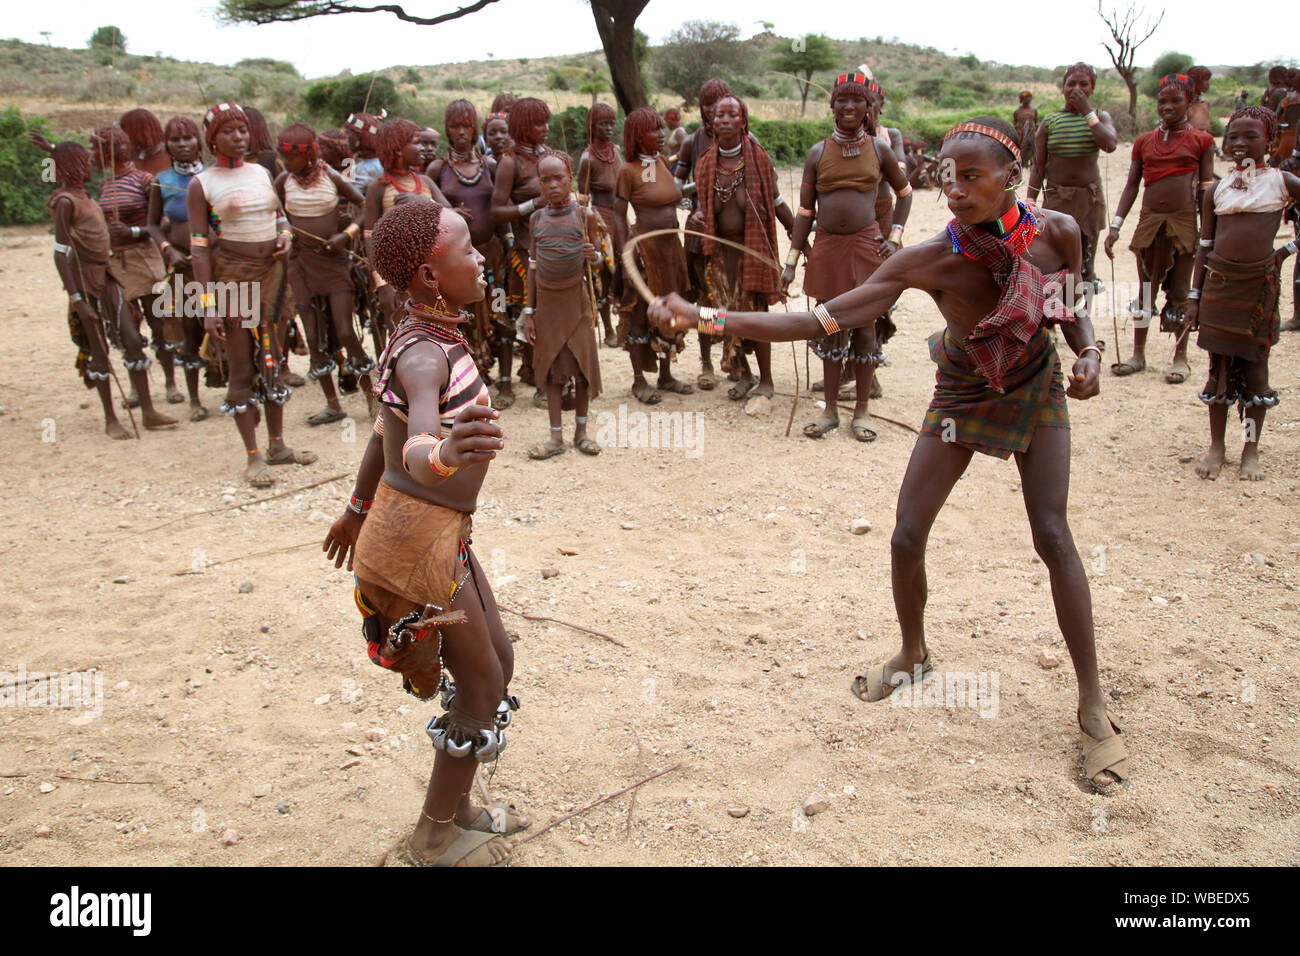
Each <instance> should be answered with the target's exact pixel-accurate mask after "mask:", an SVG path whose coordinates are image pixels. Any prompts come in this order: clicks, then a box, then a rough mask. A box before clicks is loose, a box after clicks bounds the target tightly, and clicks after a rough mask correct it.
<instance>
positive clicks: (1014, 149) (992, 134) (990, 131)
mask: <svg viewBox="0 0 1300 956" xmlns="http://www.w3.org/2000/svg"><path fill="white" fill-rule="evenodd" d="M954 133H979V134H980V135H981V136H987V137H989V139H995V140H997V141H998V142H999V143H1001V144H1002V145H1003V146H1005V147H1006V148H1007V149H1009V150H1011V155H1012V156H1014V157H1015V160H1016V162H1020V147H1019V146H1018V145H1016V142H1015V140H1013V139H1012V138H1011V137H1010V136H1008V135H1007V134H1006V133H1000V132H998V131H997V130H995V129H994V128H993V127H992V126H983V125H981V124H979V123H958V124H957V125H956V126H954V127H953V128H952V129H950V130H948V132H947V133H946V134H945V135H944V137H943V141H944V142H945V143H946V142H948V137H949V136H952V135H953V134H954Z"/></svg>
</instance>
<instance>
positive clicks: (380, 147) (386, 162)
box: [375, 119, 420, 172]
mask: <svg viewBox="0 0 1300 956" xmlns="http://www.w3.org/2000/svg"><path fill="white" fill-rule="evenodd" d="M418 132H420V127H418V126H416V125H415V124H414V123H412V122H411V121H410V120H408V119H390V120H389V121H388V122H386V123H384V125H383V126H381V127H379V133H378V135H376V136H375V155H376V156H377V157H378V158H379V163H380V165H381V166H383V167H384V171H385V172H391V171H392V170H394V169H404V168H405V167H404V166H401V165H399V164H400V163H401V161H402V150H403V149H405V148H406V144H407V143H409V142H410V141H411V139H412V137H414V136H415V134H416V133H418Z"/></svg>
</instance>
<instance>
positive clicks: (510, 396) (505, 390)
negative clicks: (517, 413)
mask: <svg viewBox="0 0 1300 956" xmlns="http://www.w3.org/2000/svg"><path fill="white" fill-rule="evenodd" d="M514 403H515V390H514V388H513V387H512V386H511V384H510V383H509V382H506V383H504V384H503V385H500V386H498V387H497V400H496V401H495V402H494V403H493V405H494V407H496V408H502V409H504V408H509V407H510V406H511V405H513V404H514Z"/></svg>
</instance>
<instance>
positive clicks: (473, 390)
mask: <svg viewBox="0 0 1300 956" xmlns="http://www.w3.org/2000/svg"><path fill="white" fill-rule="evenodd" d="M417 342H432V343H434V344H435V345H437V346H438V347H439V348H440V349H442V351H443V353H444V354H445V355H446V356H447V368H448V374H447V384H446V385H444V386H443V388H442V391H441V392H439V393H438V417H439V419H440V420H441V422H442V430H443V433H444V434H446V433H448V432H450V431H451V426H452V425H454V424H455V423H456V416H457V415H459V414H460V413H461V411H462V410H463V409H464V408H465V407H466V406H468V405H474V404H479V405H490V404H491V399H490V393H489V392H488V387H487V385H486V384H485V383H484V381H483V378H482V376H480V375H479V372H478V366H477V365H475V364H474V357H473V356H472V355H470V353H469V349H468V348H466V347H465V343H464V341H463V340H461V341H458V342H455V343H452V342H448V341H444V339H443V337H442V336H441V335H437V334H435V333H434V332H433V331H431V329H430V326H429V323H427V322H423V321H421V320H420V319H418V318H414V317H411V316H409V315H408V316H407V317H406V318H404V319H403V320H402V321H401V322H400V323H399V324H398V326H397V329H396V331H394V332H393V336H392V338H390V339H389V340H388V345H387V346H386V347H385V349H384V354H383V356H382V357H381V358H380V360H379V380H378V381H377V382H375V395H376V397H378V399H379V400H380V401H381V402H382V403H383V404H385V405H387V406H388V407H389V408H391V409H392V410H393V412H394V414H396V415H397V417H398V418H400V419H401V420H402V421H406V420H407V417H408V416H409V415H410V410H411V406H410V405H409V404H408V403H407V401H406V400H405V399H403V398H402V397H401V396H399V395H398V394H397V393H396V392H395V391H394V390H393V388H392V385H393V380H394V376H395V375H396V372H397V362H398V360H399V359H401V357H402V356H403V355H404V354H405V353H406V350H407V349H409V348H410V347H411V346H412V345H415V344H416V343H417Z"/></svg>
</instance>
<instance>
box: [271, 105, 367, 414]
mask: <svg viewBox="0 0 1300 956" xmlns="http://www.w3.org/2000/svg"><path fill="white" fill-rule="evenodd" d="M277 149H278V151H279V153H280V161H281V163H283V165H284V172H282V173H281V174H280V175H279V176H277V177H276V180H275V192H276V195H277V196H279V198H280V202H281V204H282V205H283V206H284V211H285V214H286V215H287V217H288V219H289V225H290V226H291V227H292V228H293V245H292V246H291V247H290V253H289V266H288V268H289V287H290V289H292V290H293V301H294V304H295V306H296V307H297V309H298V314H299V315H300V316H302V321H303V325H304V326H305V327H306V330H307V348H308V350H309V352H310V354H311V369H310V370H309V371H308V372H307V377H308V378H309V379H313V380H315V381H316V382H317V383H318V384H319V385H320V387H321V391H322V392H323V393H324V395H325V408H323V409H322V410H321V411H319V412H316V413H315V414H313V415H310V416H308V418H307V424H308V425H326V424H329V423H330V422H336V421H339V420H341V419H343V418H345V417H347V416H346V414H345V413H344V411H343V406H342V405H340V404H339V399H338V394H337V393H336V392H335V390H334V381H333V379H332V378H331V377H330V373H331V372H333V371H334V369H335V367H336V365H335V361H334V356H333V350H332V349H331V348H330V342H331V341H334V342H337V343H338V346H339V347H340V348H341V349H343V350H344V352H345V353H346V355H345V357H344V359H343V371H344V373H345V374H347V375H351V376H354V377H356V378H358V379H359V380H360V381H361V383H362V387H363V388H367V389H368V388H369V384H370V378H369V374H370V371H371V370H372V369H373V368H374V367H375V363H374V361H373V360H372V359H371V358H370V356H368V355H366V350H365V348H364V347H362V345H361V342H360V341H359V340H358V339H357V333H356V330H355V329H354V328H353V327H352V260H351V257H350V256H349V255H348V250H349V247H350V246H351V244H352V240H353V239H355V238H356V236H357V235H358V234H359V233H360V232H361V227H360V226H359V225H357V224H356V223H352V224H351V225H349V226H347V228H346V229H340V228H339V205H340V203H342V202H349V203H352V204H353V205H360V204H362V203H363V202H364V201H365V200H364V198H363V197H362V195H361V193H359V192H357V190H356V188H355V187H353V185H352V184H351V183H350V182H348V181H347V179H346V178H344V177H343V176H342V175H341V174H340V173H338V172H335V171H334V169H332V168H331V167H330V166H329V164H327V163H326V162H325V161H324V160H323V159H321V158H320V155H319V151H318V148H317V140H316V133H315V131H314V130H313V129H312V128H311V127H309V126H306V125H305V124H303V123H294V124H292V125H290V126H287V127H285V129H284V130H283V131H282V132H281V133H280V135H279V137H278V139H277ZM331 333H332V334H331Z"/></svg>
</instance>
